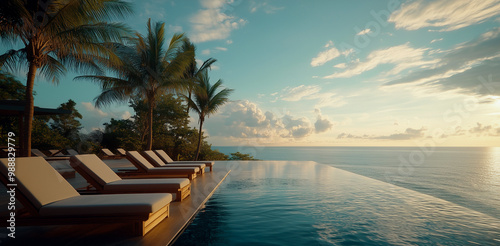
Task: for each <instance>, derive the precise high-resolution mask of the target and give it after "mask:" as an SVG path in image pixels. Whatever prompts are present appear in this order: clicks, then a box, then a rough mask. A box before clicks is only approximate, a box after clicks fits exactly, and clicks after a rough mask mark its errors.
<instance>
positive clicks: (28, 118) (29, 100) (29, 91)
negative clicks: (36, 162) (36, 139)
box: [20, 62, 37, 157]
mask: <svg viewBox="0 0 500 246" xmlns="http://www.w3.org/2000/svg"><path fill="white" fill-rule="evenodd" d="M36 70H37V66H36V65H35V63H33V62H32V63H30V66H29V70H28V80H27V81H26V95H25V101H26V102H25V106H24V124H23V129H20V130H21V131H23V134H22V135H23V136H24V138H23V139H22V141H21V148H22V151H21V156H26V157H30V156H31V127H32V126H33V113H34V102H33V101H34V99H33V85H34V84H35V75H36Z"/></svg>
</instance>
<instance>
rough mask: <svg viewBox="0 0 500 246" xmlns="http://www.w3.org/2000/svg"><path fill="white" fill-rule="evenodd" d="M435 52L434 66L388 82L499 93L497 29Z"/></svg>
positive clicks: (499, 63) (499, 60) (499, 44)
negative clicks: (435, 61)
mask: <svg viewBox="0 0 500 246" xmlns="http://www.w3.org/2000/svg"><path fill="white" fill-rule="evenodd" d="M439 55H441V57H439V58H438V59H439V61H440V62H439V63H437V64H436V66H434V67H430V68H427V69H421V70H417V71H414V72H412V73H409V74H408V75H406V76H403V77H402V78H400V79H397V80H392V81H390V82H388V83H386V84H385V85H386V86H389V85H398V84H408V83H413V84H415V85H417V86H424V87H429V88H434V89H435V90H438V91H456V90H459V91H461V92H462V93H465V94H473V95H483V96H485V95H500V82H496V81H498V80H500V70H499V69H498V67H499V66H500V28H497V29H494V30H492V31H489V32H486V33H484V34H483V35H481V36H480V37H479V38H477V39H475V40H472V41H470V42H467V43H463V44H460V45H459V46H457V47H455V48H453V49H451V50H449V51H445V52H441V53H440V54H439Z"/></svg>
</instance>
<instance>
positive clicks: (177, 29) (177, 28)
mask: <svg viewBox="0 0 500 246" xmlns="http://www.w3.org/2000/svg"><path fill="white" fill-rule="evenodd" d="M168 30H169V31H170V32H173V33H181V32H183V28H182V26H173V25H168Z"/></svg>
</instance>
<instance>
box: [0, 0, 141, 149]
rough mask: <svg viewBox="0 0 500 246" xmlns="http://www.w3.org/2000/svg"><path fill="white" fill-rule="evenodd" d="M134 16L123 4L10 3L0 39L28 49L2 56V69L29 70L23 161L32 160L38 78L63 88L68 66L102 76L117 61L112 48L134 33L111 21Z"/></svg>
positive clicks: (98, 0)
mask: <svg viewBox="0 0 500 246" xmlns="http://www.w3.org/2000/svg"><path fill="white" fill-rule="evenodd" d="M131 12H132V9H131V7H130V5H129V4H128V3H126V2H124V1H121V0H58V1H56V0H53V1H41V0H38V1H29V0H9V1H7V3H2V4H1V5H0V23H1V25H0V37H1V38H2V39H3V40H7V41H12V42H13V43H14V42H16V41H21V43H22V48H21V49H17V50H16V49H12V50H9V51H8V52H6V53H5V54H3V55H1V56H0V67H2V66H6V67H7V68H9V69H11V70H16V69H17V68H19V67H20V66H27V67H28V73H27V82H26V95H25V100H26V104H25V110H24V125H23V129H22V130H20V131H21V135H23V138H22V139H23V140H22V141H21V149H22V151H21V156H30V149H31V128H32V121H33V112H34V108H33V105H34V102H33V84H34V81H35V76H36V74H37V72H38V73H39V74H41V75H43V76H44V77H45V78H46V79H48V80H51V81H52V82H53V83H58V78H59V77H60V76H61V75H62V74H64V73H65V72H66V66H69V67H72V68H75V69H77V70H79V71H82V70H83V71H89V70H90V71H94V72H96V73H100V72H102V70H101V69H100V67H99V66H98V65H97V64H99V63H105V62H107V61H109V60H112V59H113V55H112V53H111V52H110V49H109V46H107V45H106V43H108V42H118V41H121V38H122V37H123V36H124V35H126V34H127V33H128V31H129V30H128V28H126V26H124V25H123V24H119V23H108V21H110V20H112V18H114V17H124V16H125V15H127V14H129V13H131Z"/></svg>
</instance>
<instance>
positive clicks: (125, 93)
mask: <svg viewBox="0 0 500 246" xmlns="http://www.w3.org/2000/svg"><path fill="white" fill-rule="evenodd" d="M147 30H148V32H147V34H146V35H145V36H143V35H141V34H138V33H137V34H136V35H135V38H133V39H130V43H131V46H125V45H118V44H117V45H115V49H114V52H115V55H116V57H117V58H119V60H120V62H119V64H110V66H109V68H110V69H112V70H113V71H115V72H116V73H115V74H117V75H118V76H117V77H108V76H102V75H100V74H98V75H87V76H79V77H77V79H91V80H93V81H94V82H97V83H98V84H100V85H101V89H102V92H101V94H100V95H98V96H97V97H96V98H95V99H94V100H95V105H96V107H101V106H105V105H109V104H110V103H112V102H120V101H121V102H123V101H126V100H129V99H130V98H133V97H137V96H139V98H141V99H142V100H144V101H145V102H146V103H147V105H148V111H147V112H148V113H147V118H146V119H145V121H146V122H148V124H147V126H148V127H147V146H146V149H151V148H152V144H153V136H154V134H153V129H154V127H153V118H154V117H153V110H154V109H155V107H156V104H157V100H158V98H159V97H161V96H162V95H164V94H165V93H169V92H172V91H182V90H183V89H184V88H185V85H184V84H183V80H182V79H181V77H182V75H183V74H184V71H185V70H186V69H187V68H188V65H189V63H190V61H191V60H192V59H193V57H194V51H186V50H183V49H182V44H183V40H184V39H185V37H184V34H174V36H173V37H172V39H171V40H170V43H169V45H168V47H165V23H162V22H157V23H155V24H153V25H152V24H151V20H148V23H147ZM143 136H144V135H143Z"/></svg>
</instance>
